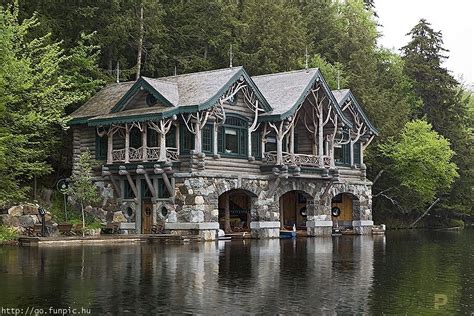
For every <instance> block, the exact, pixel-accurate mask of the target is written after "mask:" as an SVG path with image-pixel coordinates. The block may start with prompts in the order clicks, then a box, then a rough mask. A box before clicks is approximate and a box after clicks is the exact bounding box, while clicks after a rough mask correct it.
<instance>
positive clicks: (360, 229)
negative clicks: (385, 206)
mask: <svg viewBox="0 0 474 316" xmlns="http://www.w3.org/2000/svg"><path fill="white" fill-rule="evenodd" d="M352 227H354V232H355V233H356V234H358V235H372V228H373V227H374V222H373V221H369V220H357V221H352Z"/></svg>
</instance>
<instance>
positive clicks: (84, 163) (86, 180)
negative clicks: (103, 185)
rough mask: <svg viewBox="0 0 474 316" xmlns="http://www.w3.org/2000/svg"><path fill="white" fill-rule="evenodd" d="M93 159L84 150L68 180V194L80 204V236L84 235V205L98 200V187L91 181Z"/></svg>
mask: <svg viewBox="0 0 474 316" xmlns="http://www.w3.org/2000/svg"><path fill="white" fill-rule="evenodd" d="M92 164H93V159H92V156H91V153H90V152H89V151H84V152H82V153H81V155H80V156H79V162H78V164H77V169H75V170H74V172H73V174H72V176H71V178H70V180H71V185H70V187H69V194H70V195H71V196H72V197H73V198H74V200H76V201H77V202H78V203H79V204H80V205H81V213H82V236H84V235H85V228H86V220H85V214H84V207H85V206H87V205H88V204H90V203H96V202H98V201H99V200H100V195H99V192H98V188H97V187H96V185H95V184H94V182H93V181H92Z"/></svg>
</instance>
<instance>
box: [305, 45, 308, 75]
mask: <svg viewBox="0 0 474 316" xmlns="http://www.w3.org/2000/svg"><path fill="white" fill-rule="evenodd" d="M308 58H309V55H308V46H306V48H305V53H304V68H305V69H306V72H308V69H309V65H308V64H309V61H308Z"/></svg>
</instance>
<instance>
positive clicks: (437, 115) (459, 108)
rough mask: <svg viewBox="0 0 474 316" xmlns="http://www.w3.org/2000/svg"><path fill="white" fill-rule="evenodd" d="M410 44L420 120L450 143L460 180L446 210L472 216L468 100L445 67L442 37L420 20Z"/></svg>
mask: <svg viewBox="0 0 474 316" xmlns="http://www.w3.org/2000/svg"><path fill="white" fill-rule="evenodd" d="M408 35H410V36H411V41H410V42H409V43H408V44H407V45H406V46H404V47H403V48H402V51H403V59H404V61H405V72H406V73H407V75H408V76H409V77H410V79H411V80H412V81H413V86H414V90H415V93H416V94H417V96H418V97H419V98H420V99H421V100H422V101H423V107H422V108H421V111H419V113H418V117H423V116H426V118H427V120H428V122H429V123H431V124H432V126H433V129H434V130H435V131H437V132H438V133H440V134H441V135H443V136H444V137H446V138H448V139H449V140H450V143H451V146H452V148H453V150H454V151H455V152H456V156H455V158H454V160H455V162H456V164H457V165H458V167H459V173H460V178H459V179H458V180H457V181H456V183H455V184H454V186H453V189H452V191H451V194H450V197H449V201H448V203H445V204H444V207H448V208H452V209H456V210H460V211H463V212H472V207H473V197H472V188H473V187H474V178H473V171H472V165H473V163H474V155H473V147H474V142H473V138H472V133H471V134H470V132H469V120H468V117H469V116H468V108H467V103H468V100H467V99H466V98H464V97H463V93H464V92H463V91H462V89H460V88H459V83H458V82H457V81H456V80H455V79H454V78H453V76H452V75H451V74H450V73H449V71H448V70H447V69H446V68H445V67H443V65H442V63H443V61H444V60H446V58H447V56H446V55H445V54H446V53H447V52H448V50H446V49H445V48H444V47H443V38H442V34H441V32H439V31H434V30H433V29H432V28H431V25H430V24H429V23H428V22H427V21H426V20H425V19H421V20H420V21H419V23H418V24H417V25H415V27H413V29H412V30H411V31H410V32H409V33H408Z"/></svg>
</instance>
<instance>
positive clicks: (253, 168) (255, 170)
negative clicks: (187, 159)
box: [205, 157, 261, 174]
mask: <svg viewBox="0 0 474 316" xmlns="http://www.w3.org/2000/svg"><path fill="white" fill-rule="evenodd" d="M205 159H206V166H205V170H206V171H213V172H222V173H232V174H235V173H246V174H260V165H261V162H260V161H257V160H256V161H248V160H247V159H236V158H227V157H221V158H219V159H214V158H213V157H206V158H205Z"/></svg>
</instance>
